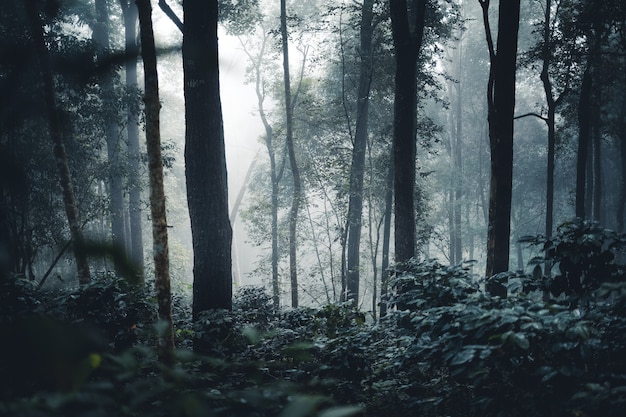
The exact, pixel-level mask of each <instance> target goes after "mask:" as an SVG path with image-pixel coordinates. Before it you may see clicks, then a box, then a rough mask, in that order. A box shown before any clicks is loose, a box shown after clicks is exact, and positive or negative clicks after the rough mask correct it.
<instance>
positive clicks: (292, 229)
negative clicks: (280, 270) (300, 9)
mask: <svg viewBox="0 0 626 417" xmlns="http://www.w3.org/2000/svg"><path fill="white" fill-rule="evenodd" d="M280 33H281V38H282V47H283V73H284V81H285V116H286V119H287V120H286V122H287V152H288V154H289V164H290V167H291V175H292V176H293V197H292V201H291V210H290V212H289V276H290V280H291V306H292V307H298V270H297V263H296V255H297V254H296V251H297V248H298V246H297V241H296V239H297V236H296V227H297V224H298V209H299V208H300V199H301V194H302V183H301V180H300V170H299V168H298V163H297V161H296V152H295V147H294V140H293V107H292V102H291V81H290V79H289V36H288V33H287V6H286V0H280Z"/></svg>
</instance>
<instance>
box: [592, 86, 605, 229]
mask: <svg viewBox="0 0 626 417" xmlns="http://www.w3.org/2000/svg"><path fill="white" fill-rule="evenodd" d="M594 96H595V97H594V98H595V100H594V104H593V106H592V123H593V127H592V130H591V131H592V149H593V156H592V159H593V164H592V166H593V211H592V212H593V216H592V218H593V220H594V221H597V222H599V223H601V224H602V223H603V222H604V219H603V218H602V192H603V187H602V133H601V128H600V124H601V115H600V108H601V106H602V89H601V88H600V87H599V88H596V90H595V94H594Z"/></svg>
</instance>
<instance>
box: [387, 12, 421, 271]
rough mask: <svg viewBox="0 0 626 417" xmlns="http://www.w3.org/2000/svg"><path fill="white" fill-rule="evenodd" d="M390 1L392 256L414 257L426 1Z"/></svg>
mask: <svg viewBox="0 0 626 417" xmlns="http://www.w3.org/2000/svg"><path fill="white" fill-rule="evenodd" d="M407 3H408V2H407V1H406V0H390V2H389V7H390V11H391V27H392V31H393V44H394V54H395V60H396V80H395V96H394V97H395V98H394V116H393V117H394V119H393V120H394V121H393V165H394V215H395V227H394V231H395V235H394V236H395V237H394V243H395V258H396V262H404V261H407V260H409V259H410V258H412V257H413V256H415V250H416V243H415V240H416V239H415V235H416V227H415V201H414V194H415V174H416V172H415V158H416V143H415V140H416V131H417V126H416V120H417V115H416V113H417V58H418V56H419V54H420V49H421V47H422V38H423V35H424V25H425V14H426V3H427V1H426V0H415V1H412V2H410V3H409V4H407Z"/></svg>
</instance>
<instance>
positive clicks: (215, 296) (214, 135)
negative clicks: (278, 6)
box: [183, 0, 232, 320]
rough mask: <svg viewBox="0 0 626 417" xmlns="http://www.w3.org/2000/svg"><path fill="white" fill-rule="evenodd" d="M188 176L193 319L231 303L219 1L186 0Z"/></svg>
mask: <svg viewBox="0 0 626 417" xmlns="http://www.w3.org/2000/svg"><path fill="white" fill-rule="evenodd" d="M183 12H184V19H183V22H184V26H183V73H184V83H185V84H184V93H185V176H186V182H187V202H188V205H189V216H190V219H191V232H192V243H193V253H194V268H193V269H194V281H193V318H194V320H197V319H198V317H199V315H200V314H201V313H202V312H203V311H207V310H210V309H217V308H224V309H230V308H231V307H232V260H231V243H232V229H231V225H230V221H229V218H228V217H229V213H228V185H227V178H226V156H225V147H224V128H223V122H222V106H221V101H220V94H219V69H218V45H217V22H218V2H217V0H208V1H207V0H185V1H184V2H183Z"/></svg>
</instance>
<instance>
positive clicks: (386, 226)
mask: <svg viewBox="0 0 626 417" xmlns="http://www.w3.org/2000/svg"><path fill="white" fill-rule="evenodd" d="M389 159H391V158H389ZM393 178H394V175H393V164H392V163H391V161H390V163H389V172H388V174H387V191H386V193H385V214H384V215H385V221H384V223H383V248H382V258H383V259H382V265H381V269H382V272H381V283H380V317H385V316H386V315H387V299H388V297H387V294H388V281H389V243H390V241H391V215H392V213H393Z"/></svg>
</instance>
